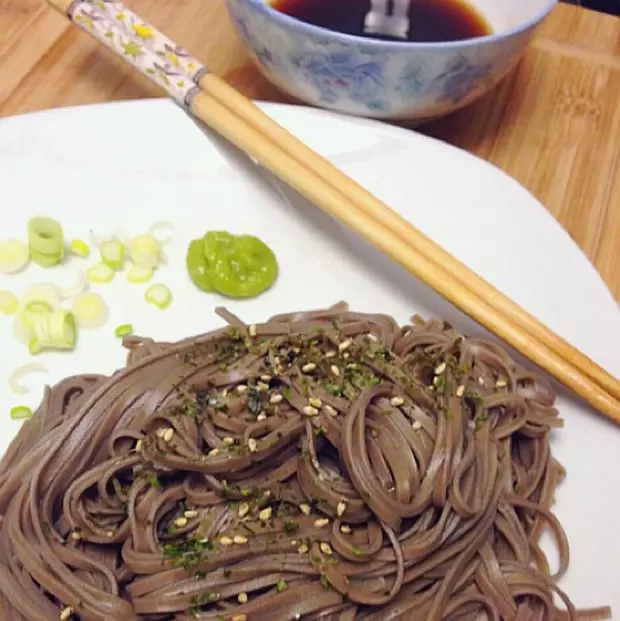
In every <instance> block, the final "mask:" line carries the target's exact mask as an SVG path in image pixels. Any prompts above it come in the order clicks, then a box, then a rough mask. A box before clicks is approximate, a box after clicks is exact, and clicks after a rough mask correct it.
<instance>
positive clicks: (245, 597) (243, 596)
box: [237, 593, 248, 604]
mask: <svg viewBox="0 0 620 621" xmlns="http://www.w3.org/2000/svg"><path fill="white" fill-rule="evenodd" d="M237 599H238V600H239V603H240V604H247V603H248V594H247V593H239V595H237Z"/></svg>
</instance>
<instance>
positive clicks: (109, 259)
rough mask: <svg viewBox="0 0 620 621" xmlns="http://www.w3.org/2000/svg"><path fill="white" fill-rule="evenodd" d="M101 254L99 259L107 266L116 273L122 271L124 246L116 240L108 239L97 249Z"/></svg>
mask: <svg viewBox="0 0 620 621" xmlns="http://www.w3.org/2000/svg"><path fill="white" fill-rule="evenodd" d="M99 252H100V253H101V259H102V261H103V262H104V263H105V264H106V265H109V266H110V267H111V268H112V269H113V270H115V271H118V270H121V269H123V265H124V264H125V246H124V245H123V243H122V242H120V241H118V239H109V240H108V241H104V242H103V244H101V248H100V249H99Z"/></svg>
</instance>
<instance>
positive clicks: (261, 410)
mask: <svg viewBox="0 0 620 621" xmlns="http://www.w3.org/2000/svg"><path fill="white" fill-rule="evenodd" d="M221 314H223V315H224V316H225V318H226V319H227V320H228V322H229V324H230V325H229V327H227V328H222V329H219V330H216V331H214V332H212V333H209V334H206V335H204V336H200V337H197V338H192V339H187V340H184V341H182V342H179V343H176V344H171V343H156V342H154V341H152V340H150V339H146V338H135V337H130V338H128V339H126V341H125V345H126V347H127V348H128V349H129V356H128V364H127V366H126V368H124V369H122V370H120V371H118V372H117V373H115V374H114V375H112V376H111V377H101V376H92V375H82V376H77V377H71V378H68V379H66V380H64V381H62V382H60V383H59V384H58V385H56V386H55V387H53V388H51V389H48V390H47V391H46V394H45V397H44V399H43V402H42V404H41V406H40V407H39V409H38V411H37V412H36V414H35V416H34V417H33V419H31V420H30V421H28V422H26V423H25V424H24V426H23V427H22V429H21V431H20V433H19V435H18V436H17V438H16V439H15V440H14V441H13V443H12V444H11V447H10V449H9V450H8V452H7V454H6V455H5V456H4V459H3V460H2V462H1V466H0V515H1V516H2V517H1V520H2V521H1V525H0V618H1V619H2V620H3V621H23V620H27V621H47V620H50V621H51V620H54V619H59V618H60V619H74V620H78V619H79V620H83V621H91V620H92V621H111V620H132V619H136V620H139V619H149V620H161V621H164V620H168V619H179V620H187V621H189V620H191V619H203V620H210V621H216V620H226V621H263V620H269V621H288V620H291V619H304V620H308V621H313V620H318V619H330V620H339V621H354V620H368V621H370V620H377V621H388V620H395V619H402V620H420V621H439V620H448V619H450V620H455V621H457V620H458V621H461V620H462V621H465V620H474V619H477V618H483V619H484V618H486V619H491V620H496V621H498V620H499V619H506V620H514V621H543V620H545V621H546V620H548V621H559V620H564V619H571V620H573V619H577V618H581V617H580V616H579V615H580V614H581V613H577V612H576V611H575V608H574V607H573V605H572V604H571V602H570V601H569V599H568V598H567V597H566V596H565V595H564V594H563V593H562V592H561V591H560V589H559V588H558V587H557V585H556V581H557V578H558V577H559V576H560V575H561V574H562V573H563V572H564V571H565V570H566V568H567V566H568V561H569V551H568V543H567V540H566V536H565V534H564V532H563V530H562V527H561V525H560V524H559V523H558V521H557V519H556V518H555V517H554V516H553V514H552V513H551V512H550V507H551V505H552V502H553V496H554V490H555V488H556V486H557V484H558V483H559V482H560V481H561V479H562V478H563V476H564V471H563V469H562V467H561V466H560V465H559V464H558V462H557V461H556V460H555V459H554V458H553V455H552V454H551V450H550V444H549V438H550V434H551V431H552V429H553V428H555V427H559V426H561V419H560V418H559V416H558V412H557V411H556V409H554V400H555V395H554V391H553V389H552V387H551V386H550V384H549V383H548V382H547V380H546V379H545V378H543V377H540V376H537V375H535V374H534V373H532V372H530V371H528V370H526V369H524V368H523V367H521V366H520V365H519V364H517V363H515V362H514V361H513V360H511V358H510V357H509V356H508V355H507V353H506V352H504V351H503V350H502V349H501V348H500V347H499V346H497V345H495V344H493V343H490V342H483V341H481V340H477V339H468V338H464V337H463V336H461V335H460V334H458V333H457V332H456V331H455V330H454V329H453V328H452V327H451V326H449V325H447V324H445V323H443V322H439V321H429V322H425V321H423V320H421V319H420V318H418V317H416V318H414V319H413V321H412V324H411V325H406V326H404V327H400V326H399V325H398V324H397V323H396V322H395V321H394V320H393V319H392V318H391V317H389V316H385V315H378V314H377V315H371V314H360V313H354V312H349V311H348V310H347V309H346V307H345V306H344V305H338V306H336V307H334V308H332V309H329V310H326V311H317V312H302V313H298V314H291V315H281V316H277V317H273V318H272V319H271V320H269V321H268V322H267V323H265V324H261V325H252V326H247V325H245V324H244V323H243V322H241V321H240V320H238V319H237V318H236V317H234V316H232V315H230V314H229V313H227V312H226V311H221ZM546 529H550V530H551V531H552V533H553V534H554V535H555V539H556V541H557V547H558V550H559V559H560V562H559V570H558V572H557V573H556V574H551V573H550V570H549V566H548V563H547V559H546V556H545V554H544V553H543V551H542V550H541V548H540V547H539V539H540V537H541V534H542V532H543V531H544V530H546ZM557 596H559V598H560V599H561V600H563V605H561V606H560V607H556V600H557ZM560 608H561V609H562V610H560ZM587 614H589V615H591V616H588V618H609V614H610V613H609V610H608V609H601V610H597V611H591V613H587Z"/></svg>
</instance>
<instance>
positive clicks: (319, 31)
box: [227, 0, 559, 51]
mask: <svg viewBox="0 0 620 621" xmlns="http://www.w3.org/2000/svg"><path fill="white" fill-rule="evenodd" d="M227 1H228V2H229V3H231V4H232V3H233V2H235V1H237V0H227ZM243 1H244V2H246V3H248V4H251V5H254V6H255V7H257V8H258V9H259V10H262V11H264V12H266V13H269V14H270V15H271V16H272V17H273V18H274V19H275V20H276V21H279V22H282V23H283V25H284V26H288V27H292V28H297V29H298V30H301V31H302V32H306V33H307V34H308V35H320V36H323V37H325V36H327V37H331V38H332V39H334V40H337V41H340V42H344V43H351V44H357V45H364V46H369V47H375V48H380V47H383V48H385V47H387V48H390V49H392V50H395V51H405V50H418V51H420V50H427V51H431V50H438V49H448V50H453V49H457V50H458V49H461V48H466V47H470V46H473V45H479V44H480V43H484V44H487V43H494V42H496V41H500V40H502V39H507V38H509V37H513V36H515V35H519V34H521V33H523V32H525V31H527V30H530V29H531V28H533V27H535V26H536V25H538V24H539V23H540V22H542V21H543V19H545V17H547V15H549V13H551V11H552V10H553V8H554V7H555V5H556V4H558V3H559V0H546V3H545V6H544V8H543V9H542V10H541V11H540V12H539V13H537V14H536V15H535V16H534V17H533V18H532V19H530V20H528V21H526V22H523V23H522V24H520V25H519V26H515V27H514V28H511V29H510V30H505V31H503V32H498V33H491V34H489V35H484V36H481V37H473V38H471V39H463V40H461V41H433V42H423V41H417V42H416V41H387V40H385V39H370V38H368V39H367V38H365V37H359V36H357V35H350V34H345V33H342V32H335V31H334V30H329V29H327V28H322V27H321V26H315V25H313V24H308V23H306V22H302V21H301V20H299V19H297V18H295V17H291V16H290V15H287V14H286V13H282V12H281V11H278V10H277V9H275V8H274V7H273V6H271V4H270V2H269V0H243Z"/></svg>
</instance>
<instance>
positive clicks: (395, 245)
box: [48, 0, 620, 423]
mask: <svg viewBox="0 0 620 621" xmlns="http://www.w3.org/2000/svg"><path fill="white" fill-rule="evenodd" d="M48 1H49V2H50V4H51V5H52V6H53V7H54V8H56V9H57V10H58V11H60V12H61V13H63V14H64V15H65V16H66V17H68V18H69V19H70V20H71V21H73V22H74V23H75V24H76V25H78V26H80V27H81V28H82V29H84V30H86V31H87V32H89V34H91V35H92V36H94V37H95V38H96V39H98V40H99V41H100V42H101V43H102V44H104V45H105V46H106V47H107V48H109V49H111V50H112V51H113V52H115V53H116V54H117V55H119V56H121V57H122V58H124V59H125V60H126V61H127V62H129V63H130V64H131V65H133V66H134V67H135V68H137V69H138V70H139V71H141V72H142V73H143V74H145V75H146V76H147V77H149V78H150V79H151V80H152V81H153V82H155V83H156V84H158V85H159V86H161V88H162V89H164V90H165V91H166V92H167V93H168V95H169V96H170V97H171V98H173V99H174V100H175V101H176V102H177V103H179V104H180V105H181V106H183V107H184V108H186V109H187V110H188V111H189V113H190V114H192V115H193V116H194V117H196V118H197V119H199V120H201V121H203V122H204V123H205V124H206V125H208V126H209V127H211V128H212V129H214V130H215V131H216V132H218V133H219V134H221V135H222V136H223V137H225V138H226V139H228V140H229V141H230V142H232V143H233V144H235V145H236V146H237V147H239V148H240V149H242V150H243V151H245V152H246V153H247V154H248V155H250V156H251V157H253V158H255V159H256V160H257V161H258V162H259V163H260V164H261V165H263V166H264V167H265V168H267V169H268V170H270V171H271V172H272V173H274V174H275V175H276V176H277V177H279V178H280V179H281V180H282V181H284V182H286V183H287V184H289V185H290V186H291V187H293V188H294V189H296V190H297V191H298V192H300V193H301V194H302V195H303V196H305V197H306V198H307V199H309V200H310V201H311V202H313V203H314V204H315V205H317V206H318V207H320V208H321V209H323V210H324V211H325V212H327V213H329V214H330V215H331V216H333V217H334V218H336V219H338V220H340V221H341V222H342V223H344V224H345V225H347V226H348V227H350V228H351V229H353V230H354V231H356V232H357V233H358V234H359V235H361V236H362V237H363V238H364V239H366V240H367V241H369V242H370V243H371V244H373V245H374V246H375V247H376V248H378V249H379V250H381V251H383V252H384V253H385V254H387V255H388V256H390V257H391V258H392V259H394V260H395V261H397V262H398V263H399V264H400V265H402V266H403V267H404V268H405V269H407V270H408V271H409V272H410V273H412V274H413V275H415V276H416V277H417V278H419V279H420V280H422V281H423V282H424V283H426V284H427V285H428V286H430V287H431V288H432V289H434V290H435V291H436V292H437V293H439V294H440V295H441V296H443V297H444V298H445V299H447V300H448V301H449V302H451V303H452V304H454V305H455V306H456V307H458V308H459V309H461V310H462V311H463V312H465V313H466V314H467V315H469V316H470V317H472V318H473V319H474V320H476V321H477V322H478V323H480V324H481V325H483V326H485V327H486V328H487V329H488V330H490V331H491V332H493V333H494V334H496V335H497V336H498V337H500V338H501V339H503V340H504V341H505V342H506V343H508V344H510V345H511V346H513V347H514V348H515V349H516V350H518V351H519V352H521V354H523V355H524V356H526V357H527V358H529V359H530V360H531V361H532V362H534V363H536V364H537V365H539V366H540V367H541V368H543V369H545V370H546V371H547V372H548V373H549V374H551V375H553V376H554V377H555V378H557V379H558V380H559V381H560V382H562V383H563V384H564V385H565V386H567V387H568V388H570V389H572V390H573V391H574V392H575V393H576V394H578V395H579V396H581V397H582V398H583V399H584V400H586V401H587V402H589V403H590V404H591V405H592V406H594V407H595V408H596V409H598V410H599V411H600V412H602V413H603V414H605V415H606V416H607V417H608V418H610V419H611V420H613V421H614V422H616V423H620V382H619V381H618V380H617V379H616V378H614V377H613V376H611V375H610V374H609V373H607V372H606V371H605V370H604V369H602V368H601V367H600V366H598V365H597V364H596V363H594V362H593V361H592V360H590V359H589V358H588V357H587V356H585V355H584V354H583V353H581V352H580V351H578V350H577V349H576V348H575V347H573V346H572V345H570V344H569V343H568V342H567V341H565V340H564V339H563V338H561V337H560V336H559V335H557V334H555V333H554V332H552V331H551V330H549V329H548V328H547V327H545V326H544V325H543V324H542V323H541V322H540V321H538V320H537V319H536V318H535V317H533V316H532V315H530V314H529V313H527V312H526V311H525V310H524V309H522V308H521V307H520V306H518V305H517V304H516V303H514V302H513V301H511V300H510V299H509V298H507V297H506V296H505V295H503V294H502V293H501V292H500V291H498V290H497V289H495V288H494V287H493V286H492V285H490V284H489V283H487V282H486V281H485V280H483V279H482V278H481V277H479V276H478V275H476V274H475V273H474V272H472V271H471V270H470V269H469V268H467V267H466V266H465V265H463V264H462V263H461V262H460V261H458V260H457V259H455V258H454V257H453V256H452V255H450V254H449V253H448V252H446V251H445V250H443V249H442V248H441V247H439V246H438V245H437V244H435V243H434V242H433V241H431V240H430V239H429V238H427V237H426V236H425V235H424V234H423V233H422V232H421V231H420V230H418V229H417V228H416V227H415V226H413V224H411V223H410V222H408V221H406V220H405V219H403V218H402V217H401V216H400V215H399V214H397V213H396V212H394V211H393V210H392V209H390V208H389V207H388V206H387V205H385V204H384V203H382V202H381V201H379V200H378V199H377V198H376V197H374V196H373V195H372V194H370V193H369V192H367V191H366V190H365V189H364V188H362V187H361V186H360V185H358V184H357V183H356V182H354V181H353V180H352V179H350V178H349V177H347V176H346V175H345V174H344V173H342V172H341V171H340V170H338V169H337V168H336V167H334V166H333V165H332V164H330V163H329V162H328V161H327V160H326V159H324V158H323V157H321V156H319V155H318V154H317V153H315V152H314V151H312V150H311V149H310V148H309V147H307V146H306V145H305V144H303V143H302V142H301V141H300V140H298V139H297V138H295V137H294V136H292V135H291V134H290V133H289V132H288V131H286V130H285V129H284V128H283V127H281V126H280V125H278V124H277V123H276V122H275V121H273V120H272V119H271V118H270V117H268V116H267V115H266V114H264V113H263V112H262V111H261V110H260V109H259V108H258V107H257V106H255V105H254V104H253V103H252V102H251V101H249V100H248V99H246V98H245V97H244V96H243V95H242V94H241V93H239V92H238V91H236V90H235V89H234V88H232V87H231V86H230V85H228V84H227V83H226V82H224V81H223V80H221V79H220V78H218V77H217V76H215V75H213V74H211V73H209V72H208V70H207V69H206V68H205V67H204V66H203V65H202V64H201V63H200V62H199V61H198V60H196V59H195V58H194V57H192V56H191V55H190V54H189V53H188V52H187V51H186V50H184V49H183V48H181V47H180V46H178V45H176V44H175V43H174V42H173V41H171V40H170V39H168V38H167V37H165V35H163V34H162V33H160V32H159V31H157V30H156V29H155V28H154V27H153V26H152V25H150V24H148V23H146V22H144V21H143V20H141V19H140V18H139V17H138V16H137V15H135V14H134V13H132V12H131V11H129V9H127V8H126V7H125V6H123V5H122V4H121V3H120V2H116V1H113V0H112V1H111V0H92V1H84V0H73V1H71V0H48Z"/></svg>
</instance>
